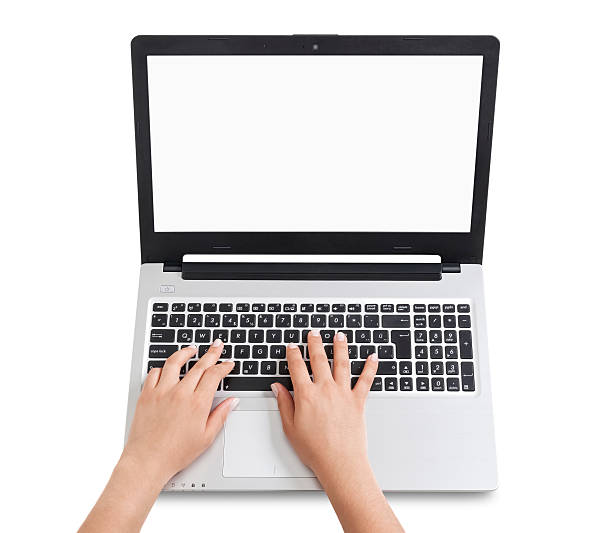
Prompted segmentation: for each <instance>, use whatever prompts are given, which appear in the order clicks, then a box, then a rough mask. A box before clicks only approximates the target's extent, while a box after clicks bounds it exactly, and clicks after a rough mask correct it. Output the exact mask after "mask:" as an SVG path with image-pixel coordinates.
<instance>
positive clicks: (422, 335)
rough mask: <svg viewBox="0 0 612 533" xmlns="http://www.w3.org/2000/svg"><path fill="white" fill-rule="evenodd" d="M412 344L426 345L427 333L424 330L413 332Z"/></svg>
mask: <svg viewBox="0 0 612 533" xmlns="http://www.w3.org/2000/svg"><path fill="white" fill-rule="evenodd" d="M414 342H418V343H421V344H423V343H426V342H427V331H425V330H424V329H417V330H415V331H414Z"/></svg>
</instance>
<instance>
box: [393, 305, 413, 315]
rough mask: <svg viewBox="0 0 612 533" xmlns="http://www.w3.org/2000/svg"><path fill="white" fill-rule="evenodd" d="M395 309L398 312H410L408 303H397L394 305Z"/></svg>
mask: <svg viewBox="0 0 612 533" xmlns="http://www.w3.org/2000/svg"><path fill="white" fill-rule="evenodd" d="M395 310H396V311H397V312H398V313H408V312H410V305H409V304H397V305H396V306H395Z"/></svg>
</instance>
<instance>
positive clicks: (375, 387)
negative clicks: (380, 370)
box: [370, 377, 382, 392]
mask: <svg viewBox="0 0 612 533" xmlns="http://www.w3.org/2000/svg"><path fill="white" fill-rule="evenodd" d="M370 390H371V391H375V392H376V391H381V390H382V378H379V377H375V378H374V381H373V382H372V386H371V387H370Z"/></svg>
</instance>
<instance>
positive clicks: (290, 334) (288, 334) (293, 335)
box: [283, 329, 300, 344]
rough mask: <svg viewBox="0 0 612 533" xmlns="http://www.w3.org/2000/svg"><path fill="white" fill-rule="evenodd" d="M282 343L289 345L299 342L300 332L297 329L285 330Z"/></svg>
mask: <svg viewBox="0 0 612 533" xmlns="http://www.w3.org/2000/svg"><path fill="white" fill-rule="evenodd" d="M283 342H284V343H285V344H289V343H290V342H295V343H298V342H300V332H299V331H298V330H297V329H286V330H285V334H284V338H283Z"/></svg>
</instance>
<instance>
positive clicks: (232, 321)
mask: <svg viewBox="0 0 612 533" xmlns="http://www.w3.org/2000/svg"><path fill="white" fill-rule="evenodd" d="M223 327H224V328H236V327H238V315H235V314H231V315H223Z"/></svg>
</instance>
